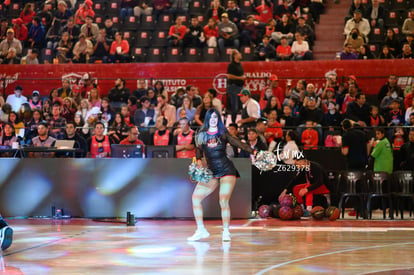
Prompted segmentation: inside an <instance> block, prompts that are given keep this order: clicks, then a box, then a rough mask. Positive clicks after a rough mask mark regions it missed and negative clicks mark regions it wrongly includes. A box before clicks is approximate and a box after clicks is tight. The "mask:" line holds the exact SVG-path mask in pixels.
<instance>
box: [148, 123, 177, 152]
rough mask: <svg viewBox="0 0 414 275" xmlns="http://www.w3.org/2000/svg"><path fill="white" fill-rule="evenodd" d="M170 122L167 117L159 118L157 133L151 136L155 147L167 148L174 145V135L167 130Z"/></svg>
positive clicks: (156, 126) (156, 124)
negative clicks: (166, 146)
mask: <svg viewBox="0 0 414 275" xmlns="http://www.w3.org/2000/svg"><path fill="white" fill-rule="evenodd" d="M167 124H168V120H167V119H166V118H165V117H162V116H160V117H158V118H157V120H156V122H155V128H157V130H155V133H154V134H152V136H151V143H152V145H155V146H165V145H172V144H173V134H172V132H171V131H170V130H168V129H167Z"/></svg>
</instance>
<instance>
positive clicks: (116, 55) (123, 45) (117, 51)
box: [109, 32, 129, 63]
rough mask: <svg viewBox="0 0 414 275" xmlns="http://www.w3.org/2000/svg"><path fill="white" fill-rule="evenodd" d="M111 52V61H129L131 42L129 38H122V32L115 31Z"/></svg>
mask: <svg viewBox="0 0 414 275" xmlns="http://www.w3.org/2000/svg"><path fill="white" fill-rule="evenodd" d="M109 54H110V56H111V61H112V62H114V63H125V62H127V61H128V56H129V43H128V40H126V39H123V38H122V34H121V33H120V32H116V33H115V41H114V42H112V45H111V49H110V50H109Z"/></svg>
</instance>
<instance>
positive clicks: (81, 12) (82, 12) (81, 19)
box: [75, 0, 95, 25]
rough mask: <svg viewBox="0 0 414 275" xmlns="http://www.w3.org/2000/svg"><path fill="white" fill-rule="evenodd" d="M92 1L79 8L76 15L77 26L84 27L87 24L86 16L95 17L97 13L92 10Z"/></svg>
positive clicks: (87, 0)
mask: <svg viewBox="0 0 414 275" xmlns="http://www.w3.org/2000/svg"><path fill="white" fill-rule="evenodd" d="M92 4H93V3H92V1H91V0H86V1H85V2H84V3H83V4H81V5H80V6H79V9H78V10H77V11H76V13H75V24H77V25H83V24H85V18H86V16H88V15H89V16H91V17H92V18H94V17H95V12H94V11H93V9H92Z"/></svg>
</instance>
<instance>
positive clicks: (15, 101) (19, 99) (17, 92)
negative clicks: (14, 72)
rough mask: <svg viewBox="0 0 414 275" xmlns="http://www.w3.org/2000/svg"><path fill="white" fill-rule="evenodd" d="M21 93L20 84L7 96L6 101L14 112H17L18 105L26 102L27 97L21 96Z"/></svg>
mask: <svg viewBox="0 0 414 275" xmlns="http://www.w3.org/2000/svg"><path fill="white" fill-rule="evenodd" d="M22 93H23V88H22V86H20V85H17V86H16V88H15V89H14V94H12V95H9V96H8V97H7V100H6V103H8V104H10V105H11V106H12V109H13V111H14V112H19V110H20V106H22V104H23V103H27V97H25V96H23V95H22Z"/></svg>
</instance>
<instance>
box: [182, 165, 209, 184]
mask: <svg viewBox="0 0 414 275" xmlns="http://www.w3.org/2000/svg"><path fill="white" fill-rule="evenodd" d="M188 175H189V176H190V178H191V180H192V181H195V182H202V183H208V182H209V181H210V180H211V179H212V178H213V173H212V172H211V171H210V169H208V168H204V167H197V164H196V163H191V164H190V165H189V166H188Z"/></svg>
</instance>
